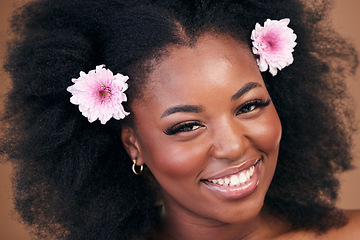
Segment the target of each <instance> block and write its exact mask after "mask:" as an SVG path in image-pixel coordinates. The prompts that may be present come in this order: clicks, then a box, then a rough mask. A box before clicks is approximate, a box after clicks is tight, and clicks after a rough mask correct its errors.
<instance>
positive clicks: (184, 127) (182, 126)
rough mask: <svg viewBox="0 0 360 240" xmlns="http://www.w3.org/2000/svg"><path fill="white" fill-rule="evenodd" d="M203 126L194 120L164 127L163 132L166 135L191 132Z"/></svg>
mask: <svg viewBox="0 0 360 240" xmlns="http://www.w3.org/2000/svg"><path fill="white" fill-rule="evenodd" d="M201 127H203V125H202V124H201V123H200V122H198V121H194V122H186V123H178V124H176V125H174V126H172V127H170V128H168V129H166V130H165V131H164V133H165V134H166V135H174V134H177V133H180V132H191V131H195V130H197V129H199V128H201Z"/></svg>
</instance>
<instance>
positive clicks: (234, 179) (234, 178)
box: [230, 175, 240, 186]
mask: <svg viewBox="0 0 360 240" xmlns="http://www.w3.org/2000/svg"><path fill="white" fill-rule="evenodd" d="M230 181H231V182H230V186H236V185H238V184H239V183H240V181H239V178H238V176H236V175H232V176H231V178H230Z"/></svg>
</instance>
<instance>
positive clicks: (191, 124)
mask: <svg viewBox="0 0 360 240" xmlns="http://www.w3.org/2000/svg"><path fill="white" fill-rule="evenodd" d="M270 103H271V98H269V99H268V100H264V99H253V100H250V101H247V102H245V103H243V104H241V105H240V106H239V108H238V109H237V110H236V116H237V115H240V114H246V113H251V112H253V111H255V110H256V109H258V108H264V107H267V106H269V105H270ZM204 126H205V125H204V124H202V123H201V122H200V121H197V120H194V121H186V122H180V123H177V124H175V125H173V126H171V127H169V128H167V129H166V130H164V133H165V134H166V135H175V134H177V133H182V132H192V131H196V130H197V129H200V128H202V127H204Z"/></svg>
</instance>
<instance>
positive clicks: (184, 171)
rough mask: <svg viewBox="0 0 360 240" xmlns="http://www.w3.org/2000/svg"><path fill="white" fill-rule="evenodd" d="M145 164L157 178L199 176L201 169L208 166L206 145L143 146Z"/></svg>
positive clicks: (166, 143)
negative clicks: (165, 176)
mask: <svg viewBox="0 0 360 240" xmlns="http://www.w3.org/2000/svg"><path fill="white" fill-rule="evenodd" d="M143 150H144V160H145V164H146V165H147V166H148V167H149V168H150V170H151V171H152V173H153V174H154V175H155V176H156V175H159V174H160V173H161V175H167V176H171V178H177V177H184V176H192V177H194V173H195V176H197V175H198V173H199V169H202V168H203V167H204V165H205V164H206V159H207V154H206V153H207V151H206V144H205V143H201V142H197V143H196V144H194V143H179V142H177V143H171V142H169V141H166V140H164V141H161V144H156V145H153V144H147V145H146V146H143Z"/></svg>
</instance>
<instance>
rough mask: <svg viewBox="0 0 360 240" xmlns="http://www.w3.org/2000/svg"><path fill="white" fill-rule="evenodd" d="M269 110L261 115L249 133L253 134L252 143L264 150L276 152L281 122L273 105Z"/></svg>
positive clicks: (279, 138) (280, 132)
mask: <svg viewBox="0 0 360 240" xmlns="http://www.w3.org/2000/svg"><path fill="white" fill-rule="evenodd" d="M269 110H270V111H268V112H267V113H266V114H264V115H263V117H262V118H261V120H260V121H259V123H258V124H257V125H256V127H253V128H252V130H251V134H252V136H253V141H254V145H257V146H258V147H259V149H262V150H263V151H264V152H267V153H272V152H274V151H275V152H276V153H277V152H278V149H279V144H280V140H281V134H282V129H281V123H280V119H279V116H278V115H277V112H276V110H275V108H274V107H273V106H270V109H269Z"/></svg>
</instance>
